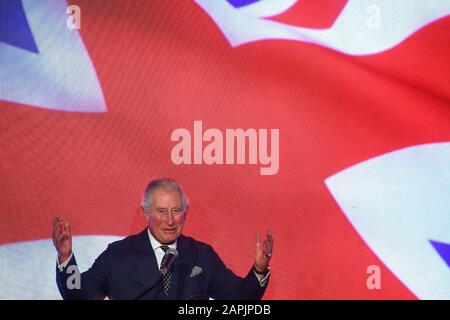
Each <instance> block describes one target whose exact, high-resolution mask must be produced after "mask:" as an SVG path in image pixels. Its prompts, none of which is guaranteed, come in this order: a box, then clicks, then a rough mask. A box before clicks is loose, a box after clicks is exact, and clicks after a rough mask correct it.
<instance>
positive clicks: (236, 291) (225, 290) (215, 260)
mask: <svg viewBox="0 0 450 320" xmlns="http://www.w3.org/2000/svg"><path fill="white" fill-rule="evenodd" d="M210 261H211V265H212V267H213V272H212V279H211V283H210V288H209V291H210V292H209V294H210V295H211V297H212V298H214V299H220V300H221V299H237V300H259V299H261V298H262V296H263V295H264V292H265V290H266V287H267V285H268V280H269V279H267V281H266V283H265V285H264V286H263V287H261V285H260V282H259V280H258V278H257V277H256V275H255V274H254V273H253V270H252V269H250V271H249V272H248V274H247V276H246V277H245V278H241V277H239V276H237V275H235V274H234V273H233V272H232V271H231V270H230V269H228V268H227V267H226V265H225V264H224V263H223V261H222V260H221V259H220V257H219V255H218V254H217V253H216V252H215V251H214V250H213V249H212V248H211V255H210ZM269 277H270V276H269Z"/></svg>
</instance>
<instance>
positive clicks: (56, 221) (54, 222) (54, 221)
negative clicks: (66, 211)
mask: <svg viewBox="0 0 450 320" xmlns="http://www.w3.org/2000/svg"><path fill="white" fill-rule="evenodd" d="M60 223H61V217H56V218H55V219H53V231H56V229H58V227H59V225H60Z"/></svg>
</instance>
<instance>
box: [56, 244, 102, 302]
mask: <svg viewBox="0 0 450 320" xmlns="http://www.w3.org/2000/svg"><path fill="white" fill-rule="evenodd" d="M110 251H111V250H110V248H109V247H108V248H107V249H106V250H105V251H103V253H102V254H101V255H100V256H99V257H98V258H97V259H96V260H95V262H94V264H93V265H92V267H91V268H90V269H89V270H88V271H86V272H83V273H81V274H80V270H79V268H78V265H77V261H76V259H75V255H73V256H72V258H71V259H70V261H69V263H68V264H67V266H66V267H65V268H63V269H62V271H60V270H59V269H58V267H56V284H57V286H58V290H59V292H60V294H61V296H62V298H63V299H64V300H86V299H89V300H90V299H104V298H105V297H106V296H108V293H109V283H110V274H111V273H110V269H111V263H110V261H111V252H110Z"/></svg>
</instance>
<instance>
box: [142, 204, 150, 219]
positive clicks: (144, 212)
mask: <svg viewBox="0 0 450 320" xmlns="http://www.w3.org/2000/svg"><path fill="white" fill-rule="evenodd" d="M141 212H142V214H143V215H144V218H145V221H147V223H149V221H148V220H149V216H148V212H147V211H145V209H144V208H143V207H141Z"/></svg>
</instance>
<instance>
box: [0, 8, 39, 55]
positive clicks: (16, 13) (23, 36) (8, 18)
mask: <svg viewBox="0 0 450 320" xmlns="http://www.w3.org/2000/svg"><path fill="white" fill-rule="evenodd" d="M0 42H4V43H7V44H9V45H12V46H15V47H18V48H21V49H25V50H28V51H31V52H34V53H39V50H38V48H37V45H36V42H35V41H34V38H33V33H32V32H31V29H30V25H29V24H28V20H27V17H26V15H25V10H24V9H23V6H22V1H21V0H0Z"/></svg>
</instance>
